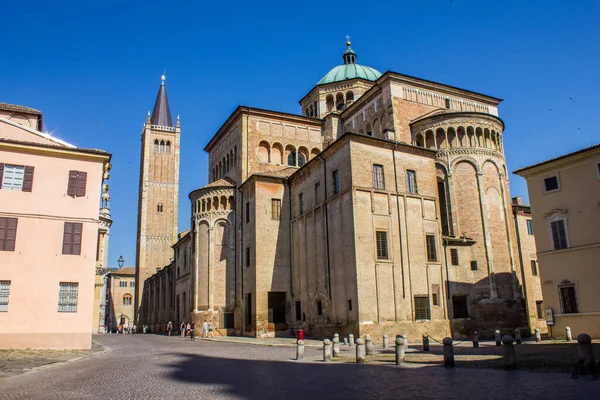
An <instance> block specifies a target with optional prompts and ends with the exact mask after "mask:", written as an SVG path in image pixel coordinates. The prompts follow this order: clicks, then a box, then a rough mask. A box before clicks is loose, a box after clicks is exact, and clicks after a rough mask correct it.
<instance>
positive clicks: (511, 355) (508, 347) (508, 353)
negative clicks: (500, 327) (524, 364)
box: [502, 335, 516, 368]
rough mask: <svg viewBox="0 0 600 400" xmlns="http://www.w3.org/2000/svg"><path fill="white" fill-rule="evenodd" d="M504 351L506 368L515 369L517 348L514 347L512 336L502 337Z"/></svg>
mask: <svg viewBox="0 0 600 400" xmlns="http://www.w3.org/2000/svg"><path fill="white" fill-rule="evenodd" d="M502 344H503V345H504V347H503V349H502V351H503V352H504V368H514V367H515V366H516V363H515V346H513V338H512V336H510V335H504V336H502Z"/></svg>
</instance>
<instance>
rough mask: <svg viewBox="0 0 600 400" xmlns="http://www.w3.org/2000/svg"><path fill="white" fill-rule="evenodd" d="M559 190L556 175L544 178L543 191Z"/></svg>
mask: <svg viewBox="0 0 600 400" xmlns="http://www.w3.org/2000/svg"><path fill="white" fill-rule="evenodd" d="M557 190H560V183H559V182H558V175H555V176H551V177H549V178H544V192H546V193H551V192H556V191H557Z"/></svg>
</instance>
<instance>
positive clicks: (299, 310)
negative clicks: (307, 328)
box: [296, 301, 302, 321]
mask: <svg viewBox="0 0 600 400" xmlns="http://www.w3.org/2000/svg"><path fill="white" fill-rule="evenodd" d="M301 319H302V302H301V301H296V321H300V320H301Z"/></svg>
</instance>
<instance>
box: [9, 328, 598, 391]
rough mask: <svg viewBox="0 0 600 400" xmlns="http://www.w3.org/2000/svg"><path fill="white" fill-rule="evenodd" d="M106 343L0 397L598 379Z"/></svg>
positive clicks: (549, 387) (517, 387) (237, 348)
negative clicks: (102, 348)
mask: <svg viewBox="0 0 600 400" xmlns="http://www.w3.org/2000/svg"><path fill="white" fill-rule="evenodd" d="M95 340H97V341H98V342H100V343H101V344H103V345H104V346H106V347H107V348H108V351H107V352H105V353H102V354H99V355H95V356H91V357H89V358H86V359H83V360H80V361H76V362H72V363H67V364H64V365H61V366H57V367H54V368H49V369H42V370H34V371H32V372H29V373H26V374H23V375H19V376H15V377H12V378H9V379H7V380H5V381H2V382H0V399H41V400H43V399H52V400H54V399H59V400H66V399H90V398H101V399H116V398H118V399H171V398H173V399H175V398H200V399H203V398H206V399H286V400H288V399H318V398H326V399H392V398H394V399H397V398H404V399H461V400H463V399H465V398H471V399H480V398H489V397H490V396H493V397H494V398H510V399H521V398H522V399H544V400H547V399H582V398H596V397H595V395H594V394H596V395H597V394H598V393H600V381H592V380H591V378H589V377H587V378H582V379H578V380H572V379H570V376H569V374H552V373H547V374H545V373H531V372H523V371H504V370H492V369H481V370H475V369H467V368H465V369H461V368H460V367H457V368H454V369H444V368H443V367H440V366H438V365H430V366H425V367H422V368H395V367H389V366H378V365H355V364H341V363H327V364H325V363H322V362H318V361H316V360H318V358H319V357H320V354H321V352H320V350H319V349H315V348H307V349H306V360H305V361H303V362H296V361H292V358H293V357H294V356H295V353H294V352H295V350H294V348H293V347H278V346H254V345H248V344H243V343H224V342H214V341H208V340H196V341H195V342H192V341H190V340H189V339H181V338H179V337H170V338H169V337H165V336H155V335H119V336H117V335H110V336H98V337H95Z"/></svg>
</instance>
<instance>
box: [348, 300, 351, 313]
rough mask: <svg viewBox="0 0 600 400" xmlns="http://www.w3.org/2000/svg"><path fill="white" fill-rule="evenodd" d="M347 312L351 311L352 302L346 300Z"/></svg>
mask: <svg viewBox="0 0 600 400" xmlns="http://www.w3.org/2000/svg"><path fill="white" fill-rule="evenodd" d="M348 311H352V300H348Z"/></svg>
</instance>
